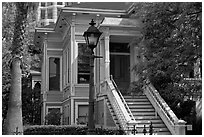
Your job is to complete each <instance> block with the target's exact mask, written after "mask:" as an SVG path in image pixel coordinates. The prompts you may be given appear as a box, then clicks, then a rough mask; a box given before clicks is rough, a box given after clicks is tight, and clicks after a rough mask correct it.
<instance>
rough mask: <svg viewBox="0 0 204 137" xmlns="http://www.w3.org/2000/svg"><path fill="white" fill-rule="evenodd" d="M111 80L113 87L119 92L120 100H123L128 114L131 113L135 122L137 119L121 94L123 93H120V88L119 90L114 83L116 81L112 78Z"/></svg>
mask: <svg viewBox="0 0 204 137" xmlns="http://www.w3.org/2000/svg"><path fill="white" fill-rule="evenodd" d="M110 80H111V81H112V82H113V85H114V87H115V88H116V91H117V92H118V94H119V96H120V98H121V100H122V102H123V104H124V105H125V107H126V109H127V111H128V113H129V115H130V117H131V119H132V120H133V121H135V117H134V116H133V114H132V112H131V110H130V108H129V106H128V104H127V102H126V101H125V99H124V97H123V95H122V94H121V92H120V90H119V88H118V86H117V84H116V83H115V81H114V79H113V77H112V76H111V77H110Z"/></svg>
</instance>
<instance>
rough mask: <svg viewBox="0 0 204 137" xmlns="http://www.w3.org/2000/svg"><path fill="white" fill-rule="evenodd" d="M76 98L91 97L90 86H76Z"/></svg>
mask: <svg viewBox="0 0 204 137" xmlns="http://www.w3.org/2000/svg"><path fill="white" fill-rule="evenodd" d="M74 88H75V89H74V90H75V96H78V97H88V96H89V85H88V84H77V85H75V86H74Z"/></svg>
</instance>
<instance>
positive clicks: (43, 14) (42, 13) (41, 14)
mask: <svg viewBox="0 0 204 137" xmlns="http://www.w3.org/2000/svg"><path fill="white" fill-rule="evenodd" d="M40 17H41V19H45V10H43V9H41V13H40Z"/></svg>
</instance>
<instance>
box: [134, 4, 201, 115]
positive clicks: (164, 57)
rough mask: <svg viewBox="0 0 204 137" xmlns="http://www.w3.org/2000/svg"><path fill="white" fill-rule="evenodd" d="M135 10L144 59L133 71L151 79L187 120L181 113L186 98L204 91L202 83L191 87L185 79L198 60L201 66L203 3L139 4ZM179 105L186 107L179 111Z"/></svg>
mask: <svg viewBox="0 0 204 137" xmlns="http://www.w3.org/2000/svg"><path fill="white" fill-rule="evenodd" d="M135 11H136V12H135V15H134V16H133V17H134V18H140V19H141V20H142V21H143V23H144V28H143V38H141V39H142V40H141V43H140V44H138V45H137V46H138V47H139V49H140V51H141V54H142V56H143V57H144V59H143V58H142V59H141V61H140V63H139V64H137V66H135V68H134V70H135V71H136V72H137V73H138V74H140V76H141V78H140V79H142V80H144V79H146V78H148V79H150V81H151V82H152V83H153V85H154V86H155V88H156V89H157V90H158V91H159V92H160V94H161V96H162V97H163V98H164V99H165V101H166V102H167V104H168V105H169V106H170V107H171V109H172V110H173V111H174V112H175V113H176V115H177V116H178V117H179V118H184V117H185V116H187V115H188V113H187V112H186V113H183V115H182V114H181V112H182V111H183V110H184V109H186V108H185V107H184V106H186V105H185V103H184V102H183V101H184V97H185V96H189V93H191V92H193V91H200V90H201V84H196V86H195V85H194V86H192V84H188V82H187V83H186V82H185V81H184V78H186V77H189V74H191V73H192V72H193V71H194V64H195V62H197V60H201V61H200V63H202V3H201V2H188V3H184V2H182V3H181V2H171V3H168V2H160V3H138V4H136V7H135ZM179 103H180V104H184V106H183V107H180V108H178V107H177V106H178V104H179ZM187 106H188V109H189V110H191V109H193V107H192V106H189V105H187ZM178 109H180V110H178ZM189 113H190V112H189Z"/></svg>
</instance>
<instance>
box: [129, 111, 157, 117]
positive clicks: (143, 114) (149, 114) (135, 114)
mask: <svg viewBox="0 0 204 137" xmlns="http://www.w3.org/2000/svg"><path fill="white" fill-rule="evenodd" d="M132 114H133V116H134V117H142V116H155V112H134V111H132Z"/></svg>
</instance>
